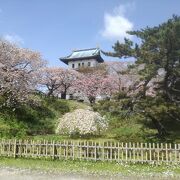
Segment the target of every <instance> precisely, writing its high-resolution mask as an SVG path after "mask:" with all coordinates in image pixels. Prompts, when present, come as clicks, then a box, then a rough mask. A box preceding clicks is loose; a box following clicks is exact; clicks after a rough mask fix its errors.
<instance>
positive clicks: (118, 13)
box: [100, 3, 134, 41]
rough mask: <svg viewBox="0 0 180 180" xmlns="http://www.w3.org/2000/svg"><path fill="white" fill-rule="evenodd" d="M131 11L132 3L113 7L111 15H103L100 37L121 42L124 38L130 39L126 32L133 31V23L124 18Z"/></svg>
mask: <svg viewBox="0 0 180 180" xmlns="http://www.w3.org/2000/svg"><path fill="white" fill-rule="evenodd" d="M133 9H134V3H131V4H125V5H120V6H118V7H115V8H114V10H113V11H112V13H105V14H104V29H103V30H102V31H101V32H100V33H101V35H102V36H103V37H104V38H106V39H109V40H119V41H123V40H124V37H127V38H130V36H129V35H128V34H127V33H126V32H127V31H130V30H132V29H133V23H132V22H131V21H130V20H129V19H128V18H127V17H125V14H126V13H127V12H130V11H132V10H133Z"/></svg>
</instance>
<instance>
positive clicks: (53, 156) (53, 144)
mask: <svg viewBox="0 0 180 180" xmlns="http://www.w3.org/2000/svg"><path fill="white" fill-rule="evenodd" d="M54 158H55V143H54V141H53V142H52V159H53V160H54Z"/></svg>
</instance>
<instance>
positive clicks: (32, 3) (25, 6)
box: [0, 0, 180, 66]
mask: <svg viewBox="0 0 180 180" xmlns="http://www.w3.org/2000/svg"><path fill="white" fill-rule="evenodd" d="M172 14H177V15H180V1H179V0H149V1H148V0H147V1H146V0H0V36H1V37H3V38H5V39H7V40H9V41H11V42H16V43H18V44H20V45H21V46H22V47H26V48H30V49H33V50H36V51H39V52H40V53H41V54H42V55H43V57H44V58H45V59H46V60H47V61H48V62H49V66H64V65H63V63H61V62H60V61H59V59H58V58H59V57H62V56H66V55H69V54H70V53H71V51H72V50H74V49H83V48H92V47H97V46H99V47H100V48H101V49H103V50H105V51H110V50H111V47H112V45H113V44H114V42H115V41H117V40H120V41H122V40H123V38H124V36H126V37H128V35H127V34H126V33H125V32H126V31H127V30H138V29H140V28H143V27H146V26H150V27H151V26H155V25H158V24H159V23H162V22H164V21H166V20H167V19H168V18H170V17H171V16H172ZM104 59H105V60H115V59H113V58H109V57H104Z"/></svg>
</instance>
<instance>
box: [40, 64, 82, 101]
mask: <svg viewBox="0 0 180 180" xmlns="http://www.w3.org/2000/svg"><path fill="white" fill-rule="evenodd" d="M79 77H80V73H78V72H76V71H74V70H69V69H63V68H53V67H52V68H50V67H48V68H44V69H43V70H42V79H41V82H40V84H41V85H43V86H45V87H46V88H47V90H48V93H47V94H48V95H49V96H51V95H55V94H61V98H63V99H65V98H66V94H67V93H69V92H70V91H73V89H74V88H75V84H76V80H77V79H78V78H79Z"/></svg>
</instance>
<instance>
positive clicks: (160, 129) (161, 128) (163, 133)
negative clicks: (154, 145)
mask: <svg viewBox="0 0 180 180" xmlns="http://www.w3.org/2000/svg"><path fill="white" fill-rule="evenodd" d="M148 116H149V117H150V118H151V120H152V123H153V124H154V126H155V127H156V129H157V130H158V134H159V136H160V137H164V136H166V135H167V131H166V129H165V127H164V126H163V125H162V124H161V122H159V121H158V120H157V119H156V118H154V117H152V116H151V115H148Z"/></svg>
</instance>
